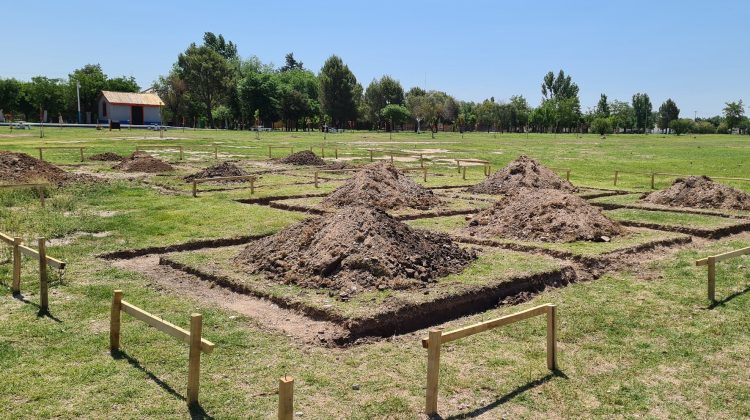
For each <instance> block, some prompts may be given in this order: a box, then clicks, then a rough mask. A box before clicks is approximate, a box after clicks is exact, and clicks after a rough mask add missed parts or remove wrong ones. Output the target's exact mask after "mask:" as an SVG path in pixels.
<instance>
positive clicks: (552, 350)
mask: <svg viewBox="0 0 750 420" xmlns="http://www.w3.org/2000/svg"><path fill="white" fill-rule="evenodd" d="M547 369H549V370H557V306H555V305H550V306H549V307H548V308H547Z"/></svg>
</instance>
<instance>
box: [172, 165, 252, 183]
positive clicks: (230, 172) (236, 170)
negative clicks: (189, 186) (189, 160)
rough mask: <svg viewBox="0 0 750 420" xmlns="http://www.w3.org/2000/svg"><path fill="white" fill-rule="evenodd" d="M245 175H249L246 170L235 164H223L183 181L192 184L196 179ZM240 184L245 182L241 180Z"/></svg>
mask: <svg viewBox="0 0 750 420" xmlns="http://www.w3.org/2000/svg"><path fill="white" fill-rule="evenodd" d="M245 175H248V173H247V172H246V171H245V170H244V169H242V168H240V167H239V166H237V165H235V164H234V163H231V162H222V163H220V164H218V165H214V166H211V167H208V168H206V169H203V170H202V171H200V172H197V173H194V174H192V175H188V176H186V177H185V178H183V179H184V180H185V181H188V182H191V181H192V180H194V179H201V178H217V177H223V176H245ZM226 182H232V181H226ZM235 182H236V181H235ZM239 182H243V181H242V180H240V181H239Z"/></svg>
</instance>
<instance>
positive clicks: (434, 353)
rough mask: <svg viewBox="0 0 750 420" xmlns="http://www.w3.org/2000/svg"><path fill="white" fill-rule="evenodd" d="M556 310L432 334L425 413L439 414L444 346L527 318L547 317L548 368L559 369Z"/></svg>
mask: <svg viewBox="0 0 750 420" xmlns="http://www.w3.org/2000/svg"><path fill="white" fill-rule="evenodd" d="M556 308H557V307H556V306H555V305H552V304H545V305H541V306H537V307H534V308H531V309H527V310H525V311H521V312H517V313H515V314H512V315H506V316H502V317H500V318H496V319H493V320H490V321H484V322H480V323H477V324H474V325H470V326H468V327H464V328H459V329H457V330H454V331H450V332H447V333H443V331H442V330H440V329H432V330H430V331H429V335H428V337H427V338H425V339H422V347H424V348H426V349H427V398H426V401H425V413H426V414H427V415H430V416H432V415H435V414H437V402H438V400H437V397H438V383H439V379H440V346H441V345H443V344H445V343H450V342H451V341H455V340H458V339H461V338H465V337H468V336H471V335H474V334H478V333H480V332H484V331H489V330H492V329H494V328H498V327H502V326H505V325H509V324H512V323H514V322H518V321H521V320H524V319H527V318H531V317H535V316H539V315H547V368H548V369H550V370H556V369H557V336H556V324H557V319H556Z"/></svg>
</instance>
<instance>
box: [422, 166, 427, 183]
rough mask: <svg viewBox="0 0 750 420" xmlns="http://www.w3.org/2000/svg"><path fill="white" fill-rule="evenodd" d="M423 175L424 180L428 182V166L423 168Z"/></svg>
mask: <svg viewBox="0 0 750 420" xmlns="http://www.w3.org/2000/svg"><path fill="white" fill-rule="evenodd" d="M422 177H423V178H422V179H423V180H424V182H427V168H423V169H422Z"/></svg>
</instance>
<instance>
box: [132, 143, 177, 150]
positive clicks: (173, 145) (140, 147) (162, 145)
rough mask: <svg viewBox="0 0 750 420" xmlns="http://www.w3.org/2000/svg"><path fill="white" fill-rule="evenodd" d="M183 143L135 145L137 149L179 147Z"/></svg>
mask: <svg viewBox="0 0 750 420" xmlns="http://www.w3.org/2000/svg"><path fill="white" fill-rule="evenodd" d="M181 147H182V145H179V144H154V145H150V146H135V148H136V150H139V149H179V148H181Z"/></svg>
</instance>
